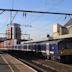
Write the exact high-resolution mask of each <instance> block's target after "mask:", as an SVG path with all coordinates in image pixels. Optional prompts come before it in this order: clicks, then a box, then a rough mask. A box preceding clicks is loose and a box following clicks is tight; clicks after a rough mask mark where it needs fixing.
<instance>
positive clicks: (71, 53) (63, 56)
mask: <svg viewBox="0 0 72 72" xmlns="http://www.w3.org/2000/svg"><path fill="white" fill-rule="evenodd" d="M7 48H9V49H12V50H22V51H27V52H28V51H29V52H35V53H40V54H42V55H43V56H44V57H45V58H47V59H51V60H56V61H62V60H63V61H64V60H68V59H72V40H71V39H60V40H52V41H26V42H24V43H23V44H19V45H12V46H8V47H7Z"/></svg>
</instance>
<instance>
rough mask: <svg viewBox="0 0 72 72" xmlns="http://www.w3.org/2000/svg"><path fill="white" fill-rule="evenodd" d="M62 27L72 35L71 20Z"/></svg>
mask: <svg viewBox="0 0 72 72" xmlns="http://www.w3.org/2000/svg"><path fill="white" fill-rule="evenodd" d="M64 26H65V27H66V28H67V29H68V32H69V34H72V19H70V20H69V21H68V22H67V23H66V24H65V25H64Z"/></svg>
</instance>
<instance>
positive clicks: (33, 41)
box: [22, 38, 52, 44]
mask: <svg viewBox="0 0 72 72" xmlns="http://www.w3.org/2000/svg"><path fill="white" fill-rule="evenodd" d="M51 39H52V38H42V39H35V40H30V41H25V42H23V43H37V42H46V41H49V40H51ZM23 43H22V44H23Z"/></svg>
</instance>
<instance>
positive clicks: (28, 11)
mask: <svg viewBox="0 0 72 72" xmlns="http://www.w3.org/2000/svg"><path fill="white" fill-rule="evenodd" d="M0 11H13V12H27V13H42V14H57V15H72V13H60V12H48V11H34V10H18V9H0Z"/></svg>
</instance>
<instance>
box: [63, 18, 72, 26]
mask: <svg viewBox="0 0 72 72" xmlns="http://www.w3.org/2000/svg"><path fill="white" fill-rule="evenodd" d="M69 25H72V18H71V19H70V20H69V21H68V22H67V23H66V24H65V25H64V26H69Z"/></svg>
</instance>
